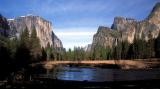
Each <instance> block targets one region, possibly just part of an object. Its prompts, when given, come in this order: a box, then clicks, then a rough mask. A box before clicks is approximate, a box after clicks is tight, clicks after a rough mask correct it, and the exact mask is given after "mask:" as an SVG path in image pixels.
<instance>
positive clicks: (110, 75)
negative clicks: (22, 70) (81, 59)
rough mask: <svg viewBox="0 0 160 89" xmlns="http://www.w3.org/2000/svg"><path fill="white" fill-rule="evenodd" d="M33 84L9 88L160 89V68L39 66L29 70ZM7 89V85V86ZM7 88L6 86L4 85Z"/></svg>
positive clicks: (22, 84)
mask: <svg viewBox="0 0 160 89" xmlns="http://www.w3.org/2000/svg"><path fill="white" fill-rule="evenodd" d="M28 72H29V73H30V76H32V78H31V79H30V80H29V81H19V82H12V83H10V84H7V85H10V87H9V88H13V87H15V88H106V89H119V88H123V89H159V88H160V84H159V82H160V69H158V68H157V69H147V70H122V69H116V68H100V67H87V66H85V67H84V66H68V65H56V66H54V67H53V69H50V70H47V69H45V68H43V66H42V65H37V66H36V67H34V68H30V69H29V70H28ZM4 87H6V86H4ZM2 88H3V86H2Z"/></svg>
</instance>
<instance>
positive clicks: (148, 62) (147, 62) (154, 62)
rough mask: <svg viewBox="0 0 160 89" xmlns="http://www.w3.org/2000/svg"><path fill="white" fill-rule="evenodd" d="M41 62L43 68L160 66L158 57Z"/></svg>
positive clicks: (140, 67)
mask: <svg viewBox="0 0 160 89" xmlns="http://www.w3.org/2000/svg"><path fill="white" fill-rule="evenodd" d="M41 64H43V65H44V67H45V68H47V69H50V68H53V65H58V64H65V65H79V66H81V65H88V66H100V67H101V66H102V65H103V67H104V66H105V65H106V66H107V65H116V66H119V67H120V68H121V69H150V68H157V67H160V66H159V65H160V60H159V59H143V60H142V59H136V60H135V59H134V60H94V61H89V60H87V61H45V62H42V63H41Z"/></svg>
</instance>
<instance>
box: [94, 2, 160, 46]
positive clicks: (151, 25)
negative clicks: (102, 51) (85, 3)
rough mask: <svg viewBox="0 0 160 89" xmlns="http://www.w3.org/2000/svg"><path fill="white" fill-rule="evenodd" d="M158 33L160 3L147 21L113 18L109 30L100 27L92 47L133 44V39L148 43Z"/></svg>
mask: <svg viewBox="0 0 160 89" xmlns="http://www.w3.org/2000/svg"><path fill="white" fill-rule="evenodd" d="M159 32H160V3H157V4H156V5H155V7H154V8H153V10H152V12H151V14H150V15H149V16H148V19H144V20H142V21H136V20H135V19H132V18H123V17H115V18H114V22H113V25H112V26H111V28H108V27H103V26H100V27H99V28H98V31H97V33H96V34H95V35H94V37H93V42H92V46H93V47H94V46H96V45H100V46H103V47H112V46H113V45H116V44H117V42H118V41H128V43H133V41H134V38H136V39H144V40H146V41H148V40H149V39H152V38H156V37H158V34H159Z"/></svg>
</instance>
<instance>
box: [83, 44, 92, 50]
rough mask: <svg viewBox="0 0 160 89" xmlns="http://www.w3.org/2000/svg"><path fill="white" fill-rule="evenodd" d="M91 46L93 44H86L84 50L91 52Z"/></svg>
mask: <svg viewBox="0 0 160 89" xmlns="http://www.w3.org/2000/svg"><path fill="white" fill-rule="evenodd" d="M91 47H92V44H88V45H86V46H85V47H84V50H85V51H86V52H90V51H91Z"/></svg>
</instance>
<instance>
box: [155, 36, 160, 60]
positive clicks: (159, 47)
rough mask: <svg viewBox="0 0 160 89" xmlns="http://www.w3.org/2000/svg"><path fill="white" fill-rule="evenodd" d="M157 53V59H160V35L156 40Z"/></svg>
mask: <svg viewBox="0 0 160 89" xmlns="http://www.w3.org/2000/svg"><path fill="white" fill-rule="evenodd" d="M155 53H156V57H157V58H160V33H159V35H158V37H157V38H156V40H155Z"/></svg>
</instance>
